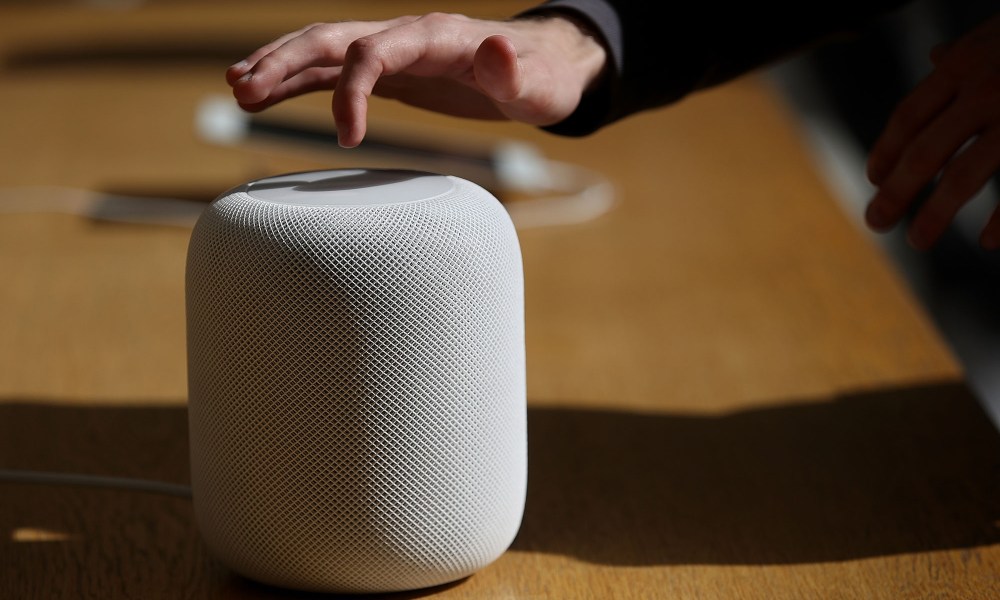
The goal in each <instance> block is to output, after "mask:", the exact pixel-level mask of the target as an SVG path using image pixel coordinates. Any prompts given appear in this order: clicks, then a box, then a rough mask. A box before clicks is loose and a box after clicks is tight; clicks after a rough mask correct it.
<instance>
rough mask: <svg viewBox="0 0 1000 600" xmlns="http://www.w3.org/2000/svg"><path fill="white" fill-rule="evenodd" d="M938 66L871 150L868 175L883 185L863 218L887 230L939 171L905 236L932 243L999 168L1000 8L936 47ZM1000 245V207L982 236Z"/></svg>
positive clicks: (934, 56) (921, 243)
mask: <svg viewBox="0 0 1000 600" xmlns="http://www.w3.org/2000/svg"><path fill="white" fill-rule="evenodd" d="M931 60H932V62H933V63H934V70H933V72H932V73H931V74H930V75H929V76H928V77H927V78H926V79H924V80H923V81H922V82H921V83H920V84H918V85H917V87H916V88H915V89H914V90H913V91H912V92H911V93H910V95H909V96H907V97H906V98H905V99H904V100H903V101H902V102H901V103H900V104H899V106H898V107H897V108H896V110H895V111H894V112H893V114H892V116H891V117H890V119H889V122H888V124H887V126H886V128H885V130H884V131H883V132H882V135H881V136H880V137H879V139H878V141H877V142H876V143H875V146H874V147H873V149H872V152H871V156H870V158H869V161H868V178H869V179H870V180H871V181H872V183H874V184H875V185H876V186H877V187H878V191H877V192H876V194H875V197H874V198H873V199H872V201H871V203H870V204H869V205H868V209H867V212H866V214H865V218H866V220H867V222H868V224H869V226H871V227H872V228H873V229H876V230H886V229H889V228H891V227H892V226H893V225H895V224H896V223H897V222H898V221H899V220H900V219H901V218H902V217H903V216H904V214H905V213H906V211H907V209H908V207H909V206H910V204H911V203H912V202H913V201H914V198H915V197H916V195H917V194H918V193H919V192H920V190H921V189H922V188H924V186H926V185H927V184H929V183H931V182H932V181H933V180H934V179H935V177H938V176H939V175H940V177H938V180H937V182H936V184H935V185H934V189H933V191H932V192H931V194H930V196H929V197H928V198H927V201H926V202H925V203H924V205H923V206H922V207H921V208H920V210H919V211H918V213H917V215H916V217H915V218H914V219H913V222H912V223H911V224H910V226H909V229H908V232H907V235H908V239H909V241H910V243H911V244H912V245H913V246H914V247H916V248H918V249H926V248H928V247H930V246H931V245H933V244H934V242H935V241H937V239H938V238H939V237H940V236H941V234H942V233H944V230H945V229H946V228H947V227H948V224H949V223H950V222H951V221H952V219H953V218H954V217H955V214H956V213H957V212H958V210H959V209H960V208H961V207H962V206H963V205H964V204H965V203H966V202H968V201H969V199H970V198H972V197H973V196H974V195H975V194H976V193H977V192H978V191H979V190H980V189H982V188H983V187H984V186H985V185H986V184H987V182H988V181H989V179H990V177H992V176H993V175H994V174H995V173H996V172H997V171H998V170H1000V14H998V15H996V16H994V17H992V18H991V19H989V20H987V21H986V22H985V23H983V24H981V25H980V26H978V27H977V28H976V29H974V30H972V31H971V32H969V33H968V34H966V35H964V36H962V37H961V38H959V39H958V40H957V41H955V42H953V43H952V44H950V45H947V46H941V47H939V48H936V49H935V50H934V51H933V52H932V53H931ZM980 244H982V246H983V247H985V248H988V249H995V248H1000V208H998V209H997V210H996V211H995V212H994V213H993V215H992V217H991V218H990V219H989V222H988V223H987V224H986V226H985V228H984V229H983V231H982V234H981V237H980Z"/></svg>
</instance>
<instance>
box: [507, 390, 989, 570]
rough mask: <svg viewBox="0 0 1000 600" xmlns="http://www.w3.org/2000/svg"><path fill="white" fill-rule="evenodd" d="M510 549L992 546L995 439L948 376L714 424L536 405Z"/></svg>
mask: <svg viewBox="0 0 1000 600" xmlns="http://www.w3.org/2000/svg"><path fill="white" fill-rule="evenodd" d="M529 447H530V452H529V471H528V472H529V491H528V502H527V508H526V513H525V517H524V521H523V524H522V527H521V531H520V533H519V535H518V538H517V540H516V541H515V543H514V546H513V547H514V549H515V550H523V551H539V552H554V553H559V554H566V555H570V556H575V557H578V558H581V559H583V560H587V561H590V562H595V563H602V564H613V565H656V564H783V563H810V562H824V561H837V560H847V559H855V558H864V557H872V556H881V555H888V554H900V553H911V552H922V551H929V550H939V549H948V548H970V547H975V546H981V545H988V544H994V543H997V542H1000V530H998V528H997V526H996V525H995V523H996V521H997V520H998V518H1000V435H998V433H997V432H996V430H995V429H994V428H993V427H992V425H991V424H990V422H989V420H988V419H987V417H986V416H985V415H984V413H983V412H982V410H981V409H980V407H979V405H978V404H977V402H976V401H975V399H974V398H972V397H971V395H970V394H969V392H968V391H967V389H966V387H965V386H964V385H961V384H944V385H934V386H927V387H921V388H910V389H899V390H886V391H878V392H871V393H864V394H856V395H849V396H843V397H839V398H836V399H834V400H832V401H830V402H822V403H805V404H797V405H785V406H780V407H769V408H762V409H759V410H748V411H741V412H735V413H731V414H726V415H723V416H718V417H704V416H679V415H660V414H629V413H623V412H613V411H585V410H565V409H560V408H551V409H546V408H536V409H532V410H531V412H530V419H529Z"/></svg>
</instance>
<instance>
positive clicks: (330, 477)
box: [187, 169, 527, 592]
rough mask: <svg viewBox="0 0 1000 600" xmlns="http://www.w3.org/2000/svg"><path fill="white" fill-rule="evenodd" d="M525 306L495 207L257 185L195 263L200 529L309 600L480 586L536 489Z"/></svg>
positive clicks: (225, 207)
mask: <svg viewBox="0 0 1000 600" xmlns="http://www.w3.org/2000/svg"><path fill="white" fill-rule="evenodd" d="M523 296H524V290H523V276H522V268H521V254H520V249H519V245H518V241H517V236H516V233H515V231H514V227H513V225H512V224H511V222H510V219H509V217H508V215H507V213H506V211H505V210H504V208H503V207H502V206H501V205H500V203H499V202H498V201H497V200H496V199H495V198H494V197H493V196H491V195H490V194H489V193H487V192H486V191H485V190H483V189H482V188H480V187H478V186H476V185H474V184H472V183H470V182H468V181H465V180H462V179H458V178H454V177H448V176H442V175H433V174H427V173H417V172H410V171H382V170H361V169H358V170H339V171H318V172H309V173H297V174H291V175H285V176H280V177H274V178H269V179H263V180H258V181H254V182H250V183H248V184H246V185H243V186H240V187H239V188H236V189H234V190H231V191H229V192H227V193H226V194H223V195H222V196H220V197H219V198H218V199H217V200H216V201H215V202H213V203H212V204H211V205H210V206H209V207H208V208H207V209H206V211H205V213H204V214H203V215H202V217H201V219H200V220H199V221H198V224H197V226H196V227H195V229H194V232H193V234H192V238H191V243H190V246H189V250H188V264H187V316H188V365H189V369H188V371H189V392H190V394H189V395H190V398H189V400H190V404H189V420H190V432H191V477H192V488H193V491H194V507H195V514H196V518H197V520H198V525H199V529H200V530H201V532H202V536H203V538H204V539H205V542H206V544H207V545H208V546H209V548H210V550H211V551H212V552H213V553H214V554H215V555H216V556H218V557H219V558H220V559H221V560H222V561H223V562H225V563H226V564H227V565H229V566H230V567H231V568H232V569H234V570H235V571H237V572H239V573H242V574H243V575H246V576H248V577H250V578H253V579H257V580H260V581H263V582H266V583H269V584H273V585H279V586H284V587H291V588H297V589H304V590H313V591H328V592H381V591H396V590H406V589H416V588H422V587H428V586H433V585H437V584H441V583H446V582H449V581H454V580H457V579H460V578H462V577H465V576H467V575H469V574H471V573H473V572H475V571H476V570H478V569H480V568H482V567H484V566H485V565H487V564H489V563H490V562H492V561H493V560H495V559H496V558H497V557H499V556H500V555H501V554H502V553H503V552H504V551H505V550H506V549H507V547H508V546H509V545H510V543H511V541H512V540H513V538H514V535H515V534H516V533H517V529H518V527H519V525H520V520H521V515H522V511H523V507H524V498H525V488H526V468H527V467H526V453H527V441H526V440H527V438H526V422H525V421H526V408H525V360H524V314H523V313H524V308H523V307H524V301H523Z"/></svg>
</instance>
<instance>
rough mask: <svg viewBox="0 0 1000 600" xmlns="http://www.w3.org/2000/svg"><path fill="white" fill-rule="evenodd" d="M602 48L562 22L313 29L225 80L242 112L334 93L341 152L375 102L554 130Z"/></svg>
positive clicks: (360, 132) (592, 75) (443, 17)
mask: <svg viewBox="0 0 1000 600" xmlns="http://www.w3.org/2000/svg"><path fill="white" fill-rule="evenodd" d="M604 62H605V51H604V48H603V46H601V44H599V43H598V42H597V41H596V40H594V39H593V38H592V37H591V36H589V35H587V34H586V32H585V31H584V30H583V29H581V27H580V26H579V25H578V24H576V23H574V22H572V21H569V20H567V19H564V18H562V17H551V18H544V19H538V18H535V19H525V20H513V21H503V22H501V21H484V20H478V19H471V18H468V17H465V16H462V15H450V14H437V13H435V14H429V15H425V16H422V17H399V18H396V19H392V20H389V21H377V22H374V21H370V22H362V21H353V22H344V23H317V24H314V25H310V26H308V27H305V28H303V29H300V30H298V31H295V32H293V33H289V34H287V35H285V36H282V37H280V38H278V39H277V40H275V41H273V42H271V43H270V44H267V45H266V46H263V47H262V48H260V49H258V50H256V51H255V52H253V53H252V54H250V56H248V57H247V58H246V59H245V60H243V61H241V62H239V63H237V64H235V65H233V66H231V67H230V68H229V69H228V70H227V71H226V80H227V81H228V82H229V84H230V85H231V86H232V88H233V95H234V96H235V97H236V99H237V101H238V102H239V104H240V106H241V107H242V108H243V109H244V110H247V111H250V112H257V111H260V110H263V109H265V108H267V107H269V106H272V105H274V104H276V103H278V102H281V101H282V100H285V99H287V98H291V97H294V96H298V95H301V94H305V93H307V92H313V91H317V90H331V89H332V90H334V94H333V116H334V120H335V122H336V125H337V137H338V140H339V142H340V144H341V145H342V146H344V147H348V148H350V147H354V146H357V145H358V144H359V143H360V142H361V140H362V138H364V135H365V129H366V119H367V112H368V97H369V96H370V95H372V94H376V95H379V96H383V97H387V98H394V99H396V100H400V101H402V102H405V103H407V104H411V105H414V106H418V107H421V108H426V109H429V110H434V111H437V112H442V113H446V114H450V115H455V116H462V117H473V118H479V119H504V118H506V119H512V120H516V121H522V122H525V123H529V124H532V125H551V124H553V123H557V122H559V121H561V120H563V119H565V118H566V117H568V116H569V115H570V114H571V113H572V112H573V110H574V109H575V108H576V106H577V104H578V103H579V101H580V97H581V95H582V94H583V92H584V91H585V90H586V89H587V87H588V86H589V85H591V84H592V83H593V82H594V81H595V80H596V78H597V77H598V75H599V74H600V72H601V70H602V69H603V67H604Z"/></svg>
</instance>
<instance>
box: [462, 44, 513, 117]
mask: <svg viewBox="0 0 1000 600" xmlns="http://www.w3.org/2000/svg"><path fill="white" fill-rule="evenodd" d="M472 71H473V74H474V75H475V77H476V84H477V85H478V86H479V88H480V89H481V90H482V91H483V93H484V94H486V95H487V96H489V97H490V98H491V99H492V100H494V101H495V102H497V103H500V104H506V103H509V102H513V101H515V100H517V98H518V96H520V95H521V88H522V86H523V82H524V76H523V74H522V72H521V65H520V63H519V62H518V60H517V49H516V48H514V43H513V42H512V41H510V39H508V38H506V37H504V36H502V35H491V36H490V37H488V38H486V39H485V40H483V42H482V43H481V44H479V48H478V49H477V50H476V54H475V57H474V58H473V62H472Z"/></svg>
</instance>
